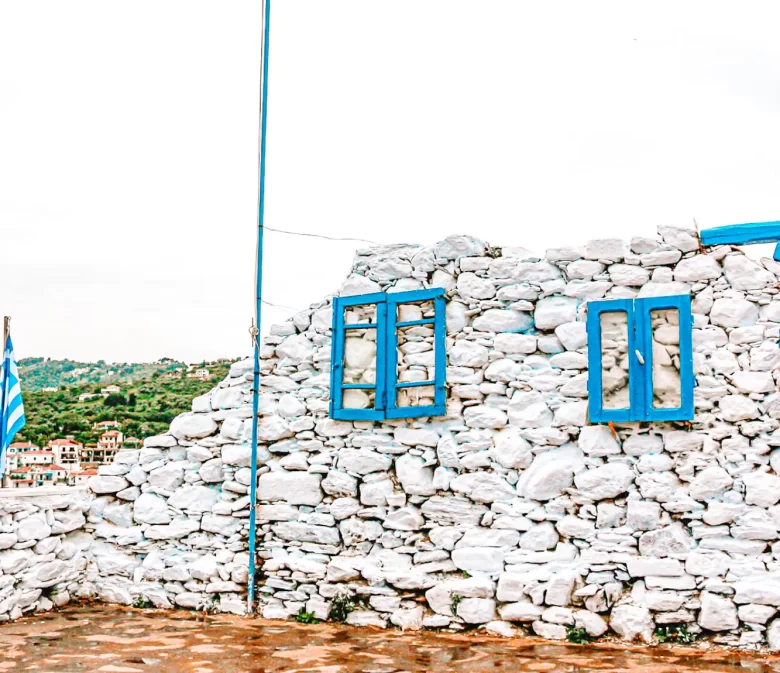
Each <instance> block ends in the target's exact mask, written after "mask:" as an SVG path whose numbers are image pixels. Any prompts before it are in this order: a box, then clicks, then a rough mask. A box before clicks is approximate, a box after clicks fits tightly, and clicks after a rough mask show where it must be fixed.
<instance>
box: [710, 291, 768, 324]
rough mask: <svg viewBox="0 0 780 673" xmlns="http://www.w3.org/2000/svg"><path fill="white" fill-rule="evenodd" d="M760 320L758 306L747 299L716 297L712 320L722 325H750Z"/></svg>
mask: <svg viewBox="0 0 780 673" xmlns="http://www.w3.org/2000/svg"><path fill="white" fill-rule="evenodd" d="M757 320H758V307H757V306H756V305H755V304H754V303H752V302H749V301H748V300H747V299H727V298H721V299H716V300H715V302H714V303H713V305H712V310H711V311H710V322H711V323H712V324H713V325H718V326H720V327H748V326H750V325H755V324H756V321H757Z"/></svg>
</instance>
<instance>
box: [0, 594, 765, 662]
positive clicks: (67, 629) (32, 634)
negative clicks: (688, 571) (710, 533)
mask: <svg viewBox="0 0 780 673" xmlns="http://www.w3.org/2000/svg"><path fill="white" fill-rule="evenodd" d="M5 671H15V672H16V671H36V672H39V673H40V672H46V673H49V672H51V673H66V672H70V671H80V672H81V671H103V672H105V673H136V672H138V673H152V672H153V673H179V672H181V671H183V672H187V673H212V672H222V671H229V672H231V673H233V672H236V673H238V672H242V673H243V672H246V673H270V672H272V671H289V672H290V673H293V672H300V673H302V672H304V671H311V672H315V671H316V672H321V673H353V672H357V671H361V672H362V671H365V672H366V673H400V672H401V671H430V672H432V673H439V672H445V671H446V672H449V671H454V672H467V673H482V672H483V671H491V672H496V673H502V672H504V671H507V672H508V671H512V673H521V672H522V673H524V672H526V671H529V672H537V671H539V672H545V673H569V672H572V673H573V672H575V671H576V672H577V673H596V672H599V673H617V672H618V671H631V672H633V673H692V672H693V671H707V672H711V673H719V672H721V671H742V672H743V673H768V672H770V671H772V672H774V671H777V672H780V656H766V655H764V656H762V655H747V654H736V653H732V652H728V651H725V650H720V649H709V650H700V649H685V650H683V649H666V648H663V647H656V648H653V649H648V648H639V647H624V646H620V645H617V644H614V643H608V644H599V645H585V646H583V645H569V644H553V643H549V642H545V641H542V640H539V639H530V638H512V639H506V638H491V637H483V636H477V635H475V634H470V635H466V634H443V633H430V632H425V633H401V632H400V631H391V630H388V631H381V630H373V629H369V628H359V629H358V628H352V627H346V626H341V625H333V624H318V625H303V624H295V623H288V622H271V621H265V620H261V619H246V618H242V617H235V616H230V615H212V616H204V615H200V614H198V613H194V612H184V611H179V612H164V611H151V610H135V609H132V608H123V607H116V606H102V605H90V606H78V605H77V606H70V607H67V608H65V609H63V610H61V611H59V612H55V613H48V614H43V615H36V616H33V617H26V618H24V619H20V620H19V621H17V622H14V623H6V624H2V625H0V672H5Z"/></svg>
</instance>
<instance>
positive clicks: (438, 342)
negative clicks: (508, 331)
mask: <svg viewBox="0 0 780 673" xmlns="http://www.w3.org/2000/svg"><path fill="white" fill-rule="evenodd" d="M426 303H429V304H430V305H432V310H427V311H422V310H421V308H422V307H419V306H418V307H417V308H416V309H415V308H411V309H406V310H405V309H404V307H407V306H412V307H414V306H416V305H420V304H426ZM409 313H412V314H413V315H414V317H412V319H406V318H408V317H409V315H408V314H409ZM402 314H407V315H402ZM345 316H347V317H346V318H345ZM418 316H419V317H418ZM347 320H349V321H350V322H347ZM407 335H408V336H409V339H410V341H412V342H418V343H430V342H431V341H432V351H431V350H425V351H422V352H421V353H417V354H416V355H417V356H418V357H417V362H416V363H415V364H414V365H413V366H412V367H411V368H410V367H408V366H407V364H406V363H405V362H404V353H403V352H402V351H401V350H400V349H399V348H398V341H399V339H403V338H406V336H407ZM445 336H446V323H445V304H444V289H442V288H434V289H430V290H414V291H412V292H397V293H386V292H381V293H375V294H364V295H358V296H354V297H334V299H333V341H332V346H331V349H332V350H331V374H330V384H331V385H330V390H331V401H330V417H331V418H335V419H338V420H345V421H381V420H385V419H390V418H418V417H422V416H443V415H444V414H445V413H446V389H445V379H446V354H445V350H444V349H445ZM351 339H355V340H356V342H355V343H354V344H353V346H352V351H353V352H355V351H356V352H357V354H358V355H357V357H358V358H359V359H361V360H362V363H361V365H362V366H363V368H362V369H360V368H355V367H354V363H351V362H349V361H348V359H351V353H347V350H348V340H351ZM372 351H373V357H374V358H375V366H374V367H373V368H372V367H371V366H370V364H368V363H367V360H371V358H372ZM399 353H400V357H399ZM348 356H349V358H348ZM371 364H374V363H371ZM347 365H350V366H347ZM431 374H433V375H431ZM355 379H357V380H355ZM351 390H356V391H361V392H362V393H363V395H350V393H349V391H351ZM415 397H416V398H417V399H416V400H415V399H414V398H415ZM350 399H352V401H350ZM415 401H420V402H421V403H420V404H414V403H413V402H415Z"/></svg>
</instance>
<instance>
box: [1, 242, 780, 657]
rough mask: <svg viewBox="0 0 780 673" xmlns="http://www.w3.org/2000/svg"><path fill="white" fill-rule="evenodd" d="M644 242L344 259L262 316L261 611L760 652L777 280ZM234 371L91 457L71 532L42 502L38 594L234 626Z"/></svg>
mask: <svg viewBox="0 0 780 673" xmlns="http://www.w3.org/2000/svg"><path fill="white" fill-rule="evenodd" d="M659 234H660V236H659V239H658V240H655V239H648V238H634V239H632V240H631V241H629V242H623V241H619V240H613V239H608V240H598V241H591V242H589V243H585V244H584V245H582V246H571V247H564V248H556V249H551V250H548V251H547V253H546V254H545V255H544V256H538V255H534V254H533V253H531V252H529V251H527V250H525V249H523V248H518V247H504V248H494V247H490V246H488V245H487V244H485V243H484V242H482V241H480V240H478V239H476V238H473V237H469V236H453V237H450V238H448V239H445V240H444V241H441V242H440V243H438V244H436V245H434V246H430V247H421V246H414V245H398V246H386V247H381V248H371V249H367V250H362V251H359V252H358V253H357V256H356V259H355V262H354V265H353V268H352V272H351V273H350V275H349V276H348V278H347V279H346V280H345V282H344V283H343V284H342V286H341V288H340V289H339V292H338V295H337V297H338V299H337V300H336V301H334V300H333V299H332V298H324V299H322V300H321V301H319V302H318V303H315V304H313V305H312V306H311V308H310V309H308V310H306V311H303V312H301V313H299V314H297V315H296V316H294V317H293V318H292V319H291V320H290V321H288V322H286V323H284V324H282V325H276V326H273V327H272V328H271V330H270V335H269V336H268V337H267V338H266V339H265V340H264V341H263V345H262V350H261V356H262V379H261V392H262V394H261V399H260V414H261V418H260V438H261V442H262V444H261V446H260V451H259V453H260V460H261V468H260V472H261V475H260V478H259V486H258V489H259V491H258V497H259V502H260V503H261V506H260V509H259V526H260V529H261V530H260V531H259V542H258V551H259V566H260V573H259V576H258V587H257V588H258V595H259V603H260V605H259V611H260V613H261V614H262V615H263V616H265V617H269V618H291V617H293V616H294V615H295V614H297V613H298V612H299V610H301V609H303V610H304V611H306V612H313V613H314V614H315V615H316V616H317V617H319V618H326V617H327V616H328V613H329V610H330V607H331V604H332V602H333V600H334V598H336V597H337V596H345V597H346V598H344V599H340V600H342V601H344V600H346V601H349V602H351V603H353V604H354V606H355V609H354V610H353V611H352V612H351V613H350V614H349V617H348V622H349V623H352V624H357V625H360V624H371V625H376V626H380V627H386V626H390V625H396V626H400V627H402V628H423V627H426V628H446V627H448V628H463V627H482V626H485V627H487V628H488V630H489V631H491V632H494V633H501V634H509V633H512V632H514V631H515V629H517V628H525V629H528V630H530V631H531V632H533V633H536V634H539V635H541V636H544V637H547V638H554V639H561V638H564V637H565V636H566V634H567V630H568V629H569V628H571V627H577V628H581V629H583V630H585V631H587V632H588V633H589V634H591V635H592V636H599V635H602V634H603V633H605V632H606V631H607V629H611V630H612V631H614V632H615V633H617V634H618V635H620V636H622V637H625V638H627V639H634V638H640V639H642V640H645V641H650V640H651V639H652V637H653V633H654V631H655V629H656V628H657V627H659V626H664V625H680V624H685V625H687V628H688V629H689V630H691V631H697V630H698V631H702V632H704V633H707V634H711V635H714V636H716V637H717V638H718V639H719V641H720V642H723V643H728V644H733V645H740V646H742V647H748V648H753V647H757V646H759V645H762V644H769V646H771V647H773V648H775V649H778V648H780V619H776V618H775V617H776V613H777V610H778V607H780V561H779V560H778V558H779V557H780V532H779V531H780V504H778V503H780V450H779V449H778V448H777V447H780V392H778V378H779V377H780V349H779V348H778V332H779V331H780V297H778V282H780V263H778V262H776V261H774V260H772V259H762V260H761V261H760V262H757V261H753V260H752V259H750V258H748V257H747V256H745V255H744V253H743V251H742V250H740V249H738V248H735V247H732V246H730V245H719V246H716V247H711V248H706V249H705V248H702V247H701V246H700V241H699V238H698V236H697V234H696V232H694V231H690V230H685V229H673V228H661V229H660V230H659ZM406 293H410V294H406ZM334 305H335V307H336V311H335V317H334ZM332 364H333V366H331V365H332ZM251 370H252V362H251V360H246V361H242V362H239V363H236V364H234V365H233V366H232V367H231V370H230V374H229V376H228V377H227V378H226V379H225V380H224V381H223V382H222V383H220V384H219V386H217V387H216V388H215V389H214V390H212V391H211V392H210V393H209V394H207V395H204V396H202V397H199V398H197V399H195V400H194V401H193V407H192V413H188V414H184V415H182V416H180V417H178V418H177V419H175V420H174V422H173V423H172V425H171V428H170V431H169V432H168V433H167V434H165V435H161V436H158V437H151V438H147V439H146V440H145V442H144V448H141V449H139V450H135V451H127V450H126V451H122V452H120V453H118V454H117V459H116V461H115V463H114V464H112V465H104V466H101V467H100V468H99V475H97V476H94V477H90V478H89V480H88V484H89V486H90V488H91V490H92V491H93V492H94V494H95V496H96V497H94V499H92V500H91V501H90V502H88V503H84V504H83V505H81V507H82V509H83V510H84V512H85V514H86V516H85V517H81V518H82V519H84V521H83V523H79V522H80V521H81V519H79V517H78V516H76V515H72V514H68V515H64V514H62V515H60V514H57V513H55V518H56V516H61V517H62V518H65V519H67V520H68V521H70V522H71V523H70V524H69V525H76V528H72V529H71V532H67V533H65V534H64V537H63V542H62V544H63V546H64V545H65V544H66V543H68V541H69V539H70V538H72V539H73V540H74V542H75V541H76V540H78V545H77V548H78V551H77V552H76V553H77V556H78V555H80V556H79V558H82V557H83V563H82V567H83V572H82V573H81V575H79V576H78V577H75V578H71V579H68V580H67V581H65V580H63V582H62V583H61V588H62V590H65V589H67V590H68V591H69V592H72V591H75V592H77V593H81V594H83V595H91V596H97V597H99V598H101V599H103V600H107V601H110V602H120V603H128V604H129V603H131V602H132V601H133V600H134V599H135V598H136V597H138V596H144V597H145V598H147V599H148V600H151V601H152V602H153V603H155V604H156V605H160V606H166V607H167V606H180V607H185V608H198V607H202V606H204V605H215V606H217V607H218V608H219V609H221V610H223V611H232V612H242V611H243V609H244V605H245V596H246V577H247V571H246V568H247V561H248V554H247V529H248V514H249V512H248V505H249V498H248V495H247V494H248V491H249V482H250V469H249V458H250V447H249V444H248V438H249V436H250V432H251V420H252V419H251V416H252V410H251V378H252V372H251ZM74 507H75V509H78V507H76V506H74V505H71V507H70V508H69V509H67V510H65V511H66V512H71V511H72V510H73V509H74ZM74 522H75V523H74ZM77 524H78V525H77ZM22 551H23V552H24V554H25V556H26V557H29V558H28V563H29V562H34V557H35V555H36V552H35V551H34V550H32V549H24V550H22ZM2 553H3V552H0V554H2ZM77 566H78V564H77ZM69 567H72V565H71V566H69ZM28 572H29V571H28ZM62 572H63V577H65V573H66V572H69V571H68V570H67V569H66V568H65V567H63V569H62ZM68 577H70V576H68ZM53 579H55V580H56V577H55V578H53ZM18 581H19V583H20V584H19V586H21V585H22V584H24V583H25V582H27V579H19V580H18ZM49 586H50V587H56V586H57V585H56V584H54V585H49ZM14 591H15V592H19V591H21V589H19V587H17V588H15V589H14ZM45 591H46V592H49V591H50V589H46V590H45ZM53 594H54V595H57V591H53ZM14 595H17V594H16V593H15V594H14ZM19 595H21V594H19ZM48 595H49V594H48V593H46V594H45V595H44V596H43V597H42V598H41V599H40V600H43V599H44V598H45V599H46V600H49V599H48V598H47V596H48ZM30 605H32V606H33V607H32V608H30V607H29V606H30ZM44 605H45V604H44ZM1 606H2V603H0V607H1ZM34 607H35V605H34V604H33V603H29V604H28V607H27V609H34ZM12 610H13V608H12ZM2 612H3V611H2V609H0V613H2ZM16 614H19V611H17V612H16ZM12 616H13V615H12Z"/></svg>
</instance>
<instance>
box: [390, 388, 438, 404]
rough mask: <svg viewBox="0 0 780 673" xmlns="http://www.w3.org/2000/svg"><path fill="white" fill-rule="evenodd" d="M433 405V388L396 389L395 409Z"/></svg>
mask: <svg viewBox="0 0 780 673" xmlns="http://www.w3.org/2000/svg"><path fill="white" fill-rule="evenodd" d="M433 403H434V387H433V386H415V387H414V388H398V389H397V391H396V395H395V406H397V407H427V406H431V405H433Z"/></svg>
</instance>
